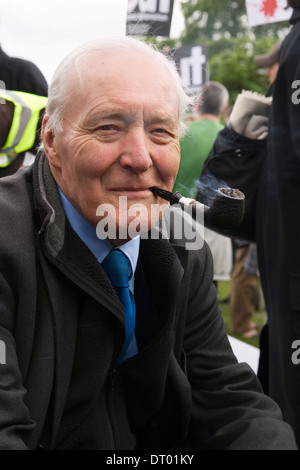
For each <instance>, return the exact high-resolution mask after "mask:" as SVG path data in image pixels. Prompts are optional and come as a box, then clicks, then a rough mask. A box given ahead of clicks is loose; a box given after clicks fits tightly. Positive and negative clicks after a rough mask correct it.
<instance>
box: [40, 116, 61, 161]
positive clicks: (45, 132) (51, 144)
mask: <svg viewBox="0 0 300 470" xmlns="http://www.w3.org/2000/svg"><path fill="white" fill-rule="evenodd" d="M49 119H50V116H49V114H45V116H44V117H43V121H42V130H41V137H42V141H43V144H44V149H45V154H46V157H47V158H48V160H49V163H50V164H51V165H52V166H54V167H55V168H60V160H59V157H58V155H57V151H56V147H55V134H54V131H53V130H52V129H50V128H49V127H48V126H47V123H48V121H49Z"/></svg>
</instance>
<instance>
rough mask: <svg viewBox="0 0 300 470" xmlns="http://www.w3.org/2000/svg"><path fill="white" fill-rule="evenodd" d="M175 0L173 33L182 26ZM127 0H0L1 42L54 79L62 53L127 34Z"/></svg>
mask: <svg viewBox="0 0 300 470" xmlns="http://www.w3.org/2000/svg"><path fill="white" fill-rule="evenodd" d="M179 3H180V0H175V2H174V11H173V20H172V26H171V36H172V37H178V36H179V35H180V32H181V30H182V28H183V18H182V15H181V13H180V5H179ZM126 15H127V0H1V1H0V22H1V23H0V44H1V47H2V49H3V50H4V51H5V52H6V53H7V54H9V55H13V56H15V57H22V58H25V59H29V60H31V61H32V62H34V63H35V64H36V65H37V66H38V67H39V68H40V70H41V71H42V72H43V74H44V75H45V77H46V79H47V80H48V81H50V80H51V77H52V75H53V72H54V70H55V68H56V66H57V65H58V63H59V62H60V60H61V59H63V57H64V56H65V55H66V54H68V53H69V52H70V51H71V50H72V49H74V48H75V47H77V46H78V45H80V44H82V43H84V42H87V41H89V40H91V39H95V38H97V37H105V36H107V37H109V36H116V35H125V34H126Z"/></svg>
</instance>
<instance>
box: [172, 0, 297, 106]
mask: <svg viewBox="0 0 300 470" xmlns="http://www.w3.org/2000/svg"><path fill="white" fill-rule="evenodd" d="M181 8H182V12H183V15H184V18H185V31H184V32H183V34H182V36H181V37H180V38H179V39H180V44H181V45H191V44H199V43H200V44H201V43H203V44H206V45H207V54H208V62H209V79H210V80H216V81H219V82H220V83H223V84H224V85H225V86H226V87H227V88H228V90H229V94H230V102H231V104H233V103H234V101H235V99H236V96H237V95H238V93H240V92H241V91H242V90H252V91H257V92H259V93H262V94H263V93H265V92H266V91H267V89H268V86H269V83H268V79H267V77H266V75H265V71H264V70H261V69H258V68H257V67H256V65H255V62H254V57H255V56H256V55H258V54H265V53H266V52H268V51H269V50H270V49H271V48H272V46H273V45H274V44H275V43H276V42H277V41H278V39H283V38H284V37H285V36H286V34H287V33H288V31H289V27H290V25H289V23H288V22H287V21H282V22H279V23H270V24H268V25H260V26H256V27H252V28H250V27H249V25H248V17H247V11H246V2H245V0H214V1H212V0H186V1H183V2H182V3H181ZM177 47H178V45H177Z"/></svg>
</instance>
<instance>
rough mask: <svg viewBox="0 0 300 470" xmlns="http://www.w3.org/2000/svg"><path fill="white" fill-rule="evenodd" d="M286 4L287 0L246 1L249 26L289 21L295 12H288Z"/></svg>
mask: <svg viewBox="0 0 300 470" xmlns="http://www.w3.org/2000/svg"><path fill="white" fill-rule="evenodd" d="M286 4H287V2H286V0H246V9H247V15H248V23H249V26H257V25H262V24H268V23H276V22H278V21H288V20H289V19H290V17H291V15H292V12H293V10H292V8H288V9H287V10H286V9H285V7H286Z"/></svg>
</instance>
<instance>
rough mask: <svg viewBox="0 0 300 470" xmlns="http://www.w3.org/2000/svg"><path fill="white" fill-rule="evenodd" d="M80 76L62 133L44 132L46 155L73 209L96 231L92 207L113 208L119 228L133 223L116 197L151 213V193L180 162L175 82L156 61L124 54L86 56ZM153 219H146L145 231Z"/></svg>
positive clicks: (167, 185)
mask: <svg viewBox="0 0 300 470" xmlns="http://www.w3.org/2000/svg"><path fill="white" fill-rule="evenodd" d="M98 54H99V53H98ZM80 78H81V80H80V83H79V80H76V83H77V85H76V86H74V83H75V81H74V83H73V87H72V88H71V90H70V93H71V95H70V96H71V98H72V99H71V100H70V102H69V104H68V106H67V109H66V111H65V114H64V121H63V128H64V131H63V132H62V133H59V134H56V135H55V136H54V137H53V138H52V139H49V135H48V136H47V135H44V138H43V140H44V144H45V150H46V154H47V156H48V159H49V162H50V166H51V169H52V173H53V175H54V178H55V179H56V181H57V183H58V185H59V186H60V188H61V190H62V191H63V193H64V194H65V196H66V197H67V198H68V199H69V201H70V202H71V203H72V204H73V206H74V207H75V208H76V209H77V210H78V211H79V212H80V213H81V214H82V215H83V216H84V217H85V218H86V219H87V220H88V221H89V222H90V223H91V224H92V225H93V226H96V225H97V223H98V222H99V215H98V216H97V215H96V212H97V208H98V206H100V205H103V204H109V205H112V206H113V207H114V208H115V210H116V224H117V229H118V227H119V224H121V226H123V225H124V224H125V225H127V226H128V224H129V223H130V222H131V220H132V219H133V218H134V217H133V215H132V214H131V215H130V214H128V211H126V217H124V213H123V212H122V210H123V209H121V211H120V210H119V202H120V199H119V198H120V196H126V197H127V208H128V209H129V212H130V207H131V206H133V205H134V204H142V205H143V209H144V210H145V209H146V210H147V213H148V214H150V213H151V205H152V204H158V203H159V202H160V203H162V201H158V200H157V198H156V197H155V196H154V195H153V194H152V192H151V191H150V190H149V188H150V187H151V186H158V187H160V188H163V189H167V190H169V191H171V190H172V188H173V184H174V181H175V178H176V174H177V171H178V167H179V160H180V147H179V140H178V99H177V94H176V90H175V85H173V82H172V80H171V77H170V75H169V73H168V72H167V71H166V70H165V69H164V68H163V67H162V66H161V65H160V64H159V63H157V61H155V60H153V59H149V58H147V59H145V57H144V56H141V55H140V54H138V55H137V53H134V52H129V51H122V53H119V54H118V53H117V52H116V51H114V52H112V51H110V52H109V53H108V54H107V55H104V56H103V54H102V55H101V57H98V56H97V53H91V54H88V57H86V58H85V59H83V63H82V64H81V68H80ZM46 120H47V118H46ZM50 141H51V144H50V145H49V142H50ZM123 201H124V199H123ZM106 207H107V206H106ZM100 212H101V211H100ZM100 212H99V210H98V214H99V213H100ZM133 212H134V211H133ZM147 217H148V216H146V215H144V219H145V218H147ZM153 222H155V220H150V218H149V217H148V218H147V224H148V228H150V225H152V224H153Z"/></svg>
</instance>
